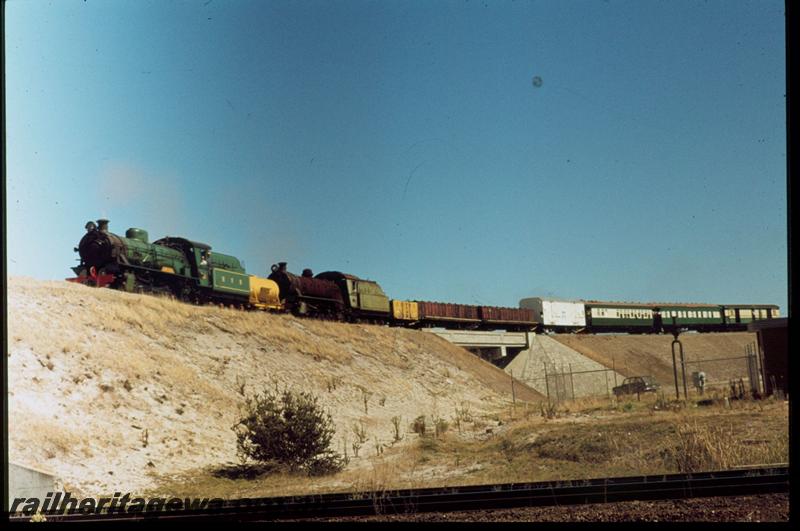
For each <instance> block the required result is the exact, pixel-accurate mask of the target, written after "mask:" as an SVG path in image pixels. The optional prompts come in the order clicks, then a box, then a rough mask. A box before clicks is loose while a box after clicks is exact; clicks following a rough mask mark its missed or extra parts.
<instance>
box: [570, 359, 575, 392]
mask: <svg viewBox="0 0 800 531" xmlns="http://www.w3.org/2000/svg"><path fill="white" fill-rule="evenodd" d="M569 386H570V388H571V389H572V399H573V400H575V379H574V378H573V377H572V364H571V363H570V364H569Z"/></svg>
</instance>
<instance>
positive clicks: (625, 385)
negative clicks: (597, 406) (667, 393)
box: [614, 376, 659, 396]
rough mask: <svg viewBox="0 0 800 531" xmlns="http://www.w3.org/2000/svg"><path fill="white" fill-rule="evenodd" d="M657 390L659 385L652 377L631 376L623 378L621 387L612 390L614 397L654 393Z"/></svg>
mask: <svg viewBox="0 0 800 531" xmlns="http://www.w3.org/2000/svg"><path fill="white" fill-rule="evenodd" d="M658 389H659V385H658V384H657V383H656V381H655V379H654V378H653V377H652V376H631V377H630V378H625V379H624V380H623V381H622V385H618V386H617V387H615V388H614V396H622V395H632V394H639V393H654V392H656V391H658Z"/></svg>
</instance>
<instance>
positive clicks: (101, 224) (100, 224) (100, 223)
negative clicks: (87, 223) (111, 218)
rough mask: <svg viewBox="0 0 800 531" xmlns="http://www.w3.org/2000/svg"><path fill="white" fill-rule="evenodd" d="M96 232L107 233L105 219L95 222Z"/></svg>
mask: <svg viewBox="0 0 800 531" xmlns="http://www.w3.org/2000/svg"><path fill="white" fill-rule="evenodd" d="M97 230H99V231H102V232H108V220H107V219H98V220H97Z"/></svg>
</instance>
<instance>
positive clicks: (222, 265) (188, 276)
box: [67, 219, 537, 331]
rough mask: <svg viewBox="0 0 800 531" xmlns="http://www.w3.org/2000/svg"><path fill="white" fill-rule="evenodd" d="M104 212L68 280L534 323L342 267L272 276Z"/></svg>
mask: <svg viewBox="0 0 800 531" xmlns="http://www.w3.org/2000/svg"><path fill="white" fill-rule="evenodd" d="M108 225H109V221H108V220H106V219H100V220H97V222H96V223H95V222H94V221H90V222H88V223H87V224H86V226H85V228H86V234H84V236H83V238H82V239H81V241H80V243H79V244H78V247H76V248H75V251H76V252H78V254H79V256H80V263H79V265H78V266H76V267H73V268H72V270H73V271H74V272H75V274H76V275H77V277H75V278H70V279H67V280H70V281H73V282H79V283H83V284H87V285H92V286H98V287H103V286H108V287H111V288H116V289H121V290H125V291H131V292H154V293H163V294H168V295H171V296H174V297H176V298H178V299H181V300H185V301H189V302H194V303H200V304H203V303H214V304H225V305H232V306H236V307H241V308H247V309H260V310H268V311H280V312H291V313H293V314H295V315H298V316H311V317H317V318H324V319H334V320H340V321H349V322H372V323H382V324H390V325H393V326H404V327H410V328H419V327H433V326H441V327H446V328H455V329H476V330H494V329H505V330H515V331H526V330H533V329H534V328H535V326H536V324H537V323H536V322H535V321H534V320H533V311H532V310H530V309H527V308H501V307H495V306H470V305H464V304H452V303H440V302H425V301H400V300H390V299H389V297H387V296H386V294H385V293H384V292H383V289H382V288H381V287H380V285H379V284H378V283H377V282H374V281H372V280H366V279H362V278H359V277H357V276H355V275H350V274H346V273H342V272H339V271H326V272H323V273H319V274H317V275H316V276H315V275H314V274H313V273H312V271H311V270H310V269H306V270H304V271H303V272H302V274H301V275H295V274H293V273H291V272H289V271H288V270H287V267H286V263H285V262H280V263H278V264H276V265H273V266H272V268H271V269H272V271H271V273H270V275H269V277H268V278H263V277H259V276H257V275H251V274H248V273H247V272H246V271H245V269H244V266H243V265H242V263H241V262H240V261H239V260H238V259H237V258H236V257H234V256H231V255H227V254H223V253H219V252H217V251H213V252H212V249H211V246H209V245H207V244H205V243H201V242H196V241H191V240H188V239H186V238H178V237H171V236H167V237H165V238H161V239H159V240H156V241H155V242H153V243H150V242H149V240H148V234H147V231H145V230H142V229H138V228H130V229H128V230H127V231H126V232H125V236H124V237H123V236H118V235H116V234H113V233H111V232H109V230H108Z"/></svg>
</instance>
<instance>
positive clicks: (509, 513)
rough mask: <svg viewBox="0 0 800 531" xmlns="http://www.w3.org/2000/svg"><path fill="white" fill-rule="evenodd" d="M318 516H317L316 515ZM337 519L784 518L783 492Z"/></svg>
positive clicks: (786, 501)
mask: <svg viewBox="0 0 800 531" xmlns="http://www.w3.org/2000/svg"><path fill="white" fill-rule="evenodd" d="M320 520H322V519H320ZM324 520H325V521H341V522H345V521H346V522H356V521H360V522H377V521H394V522H788V521H789V494H763V495H757V496H737V497H724V496H719V497H713V498H690V499H685V500H664V501H630V502H621V503H607V504H594V505H565V506H557V507H519V508H515V509H495V510H486V511H461V512H452V513H423V514H404V515H382V516H368V517H351V518H330V519H324Z"/></svg>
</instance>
